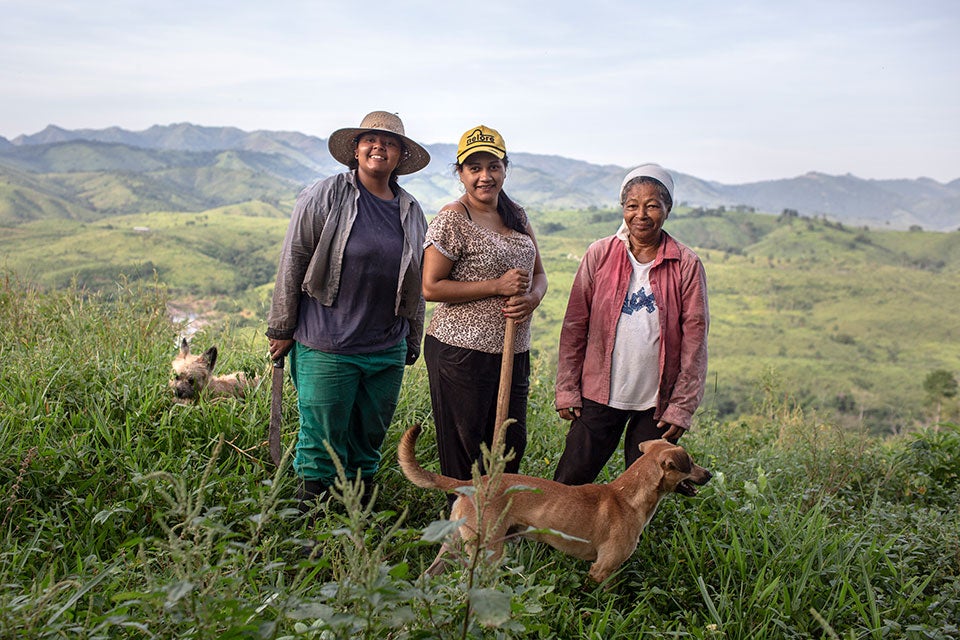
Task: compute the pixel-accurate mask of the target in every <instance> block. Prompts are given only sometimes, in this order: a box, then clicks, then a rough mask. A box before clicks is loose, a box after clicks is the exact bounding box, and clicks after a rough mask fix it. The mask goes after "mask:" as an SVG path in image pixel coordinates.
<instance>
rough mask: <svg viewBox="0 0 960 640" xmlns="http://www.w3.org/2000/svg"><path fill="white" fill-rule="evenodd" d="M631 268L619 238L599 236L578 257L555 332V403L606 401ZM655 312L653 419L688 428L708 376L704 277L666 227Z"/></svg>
mask: <svg viewBox="0 0 960 640" xmlns="http://www.w3.org/2000/svg"><path fill="white" fill-rule="evenodd" d="M632 271H633V267H632V266H631V265H630V259H629V257H628V256H627V248H626V246H625V243H624V241H623V240H622V239H620V238H618V237H617V236H615V235H614V236H609V237H607V238H602V239H600V240H597V241H596V242H594V243H593V244H591V245H590V247H589V248H588V249H587V253H586V255H584V257H583V260H582V261H581V262H580V268H579V269H578V271H577V275H576V278H575V279H574V281H573V287H572V288H571V290H570V299H569V301H568V302H567V312H566V314H565V315H564V317H563V328H562V329H561V331H560V359H559V363H558V365H557V383H556V407H557V410H560V409H562V408H569V407H581V406H583V402H582V398H587V399H589V400H593V401H594V402H599V403H601V404H607V403H608V402H609V399H610V371H611V364H612V357H613V345H614V341H615V340H616V336H617V321H618V320H619V318H620V311H621V308H622V306H623V300H624V297H625V296H626V294H627V288H628V286H629V284H630V275H631V273H632ZM650 286H651V288H652V289H653V292H654V299H655V300H656V305H657V311H658V313H659V315H660V372H659V376H660V378H659V379H660V384H659V396H658V400H657V408H656V411H655V412H654V418H655V419H657V420H663V421H664V422H668V423H670V424H675V425H678V426H680V427H683V428H684V429H689V428H690V423H691V421H692V420H693V414H694V412H695V411H696V410H697V407H698V406H699V405H700V400H701V399H702V398H703V388H704V382H705V381H706V376H707V329H708V328H709V324H710V312H709V307H708V304H707V277H706V273H705V272H704V269H703V264H702V263H701V262H700V258H699V257H697V254H695V253H694V252H693V251H692V250H691V249H689V248H688V247H686V246H684V245H683V244H681V243H679V242H677V241H676V240H674V239H673V238H672V237H670V235H669V234H667V233H666V232H664V233H663V242H661V243H660V250H659V252H658V253H657V257H656V259H655V260H654V265H653V267H652V268H651V270H650Z"/></svg>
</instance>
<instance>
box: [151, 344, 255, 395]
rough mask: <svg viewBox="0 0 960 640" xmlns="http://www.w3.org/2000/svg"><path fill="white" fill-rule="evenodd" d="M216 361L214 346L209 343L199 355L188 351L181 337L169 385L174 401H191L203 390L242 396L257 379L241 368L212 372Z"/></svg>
mask: <svg viewBox="0 0 960 640" xmlns="http://www.w3.org/2000/svg"><path fill="white" fill-rule="evenodd" d="M216 363H217V348H216V347H210V348H209V349H207V350H206V351H204V352H203V353H202V354H201V355H195V354H192V353H190V343H189V342H187V339H186V338H183V339H182V340H181V341H180V352H179V353H178V354H177V357H176V358H174V359H173V362H172V363H171V366H172V367H173V374H174V375H173V380H171V381H170V388H171V389H173V395H174V396H175V397H176V400H177V402H180V403H188V402H194V401H196V400H197V398H199V397H200V394H201V393H202V394H203V395H205V396H208V397H210V398H231V397H232V398H242V397H243V396H244V395H246V393H247V391H248V390H249V389H251V388H252V387H255V386H256V385H257V384H258V383H259V382H260V378H259V377H258V376H248V375H247V374H245V373H243V372H242V371H238V372H236V373H231V374H228V375H225V376H215V375H213V367H214V365H216Z"/></svg>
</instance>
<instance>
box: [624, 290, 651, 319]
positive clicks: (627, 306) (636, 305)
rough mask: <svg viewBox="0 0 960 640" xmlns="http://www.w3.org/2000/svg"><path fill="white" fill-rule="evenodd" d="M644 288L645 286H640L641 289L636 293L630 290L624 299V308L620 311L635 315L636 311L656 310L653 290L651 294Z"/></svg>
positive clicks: (648, 311) (649, 311)
mask: <svg viewBox="0 0 960 640" xmlns="http://www.w3.org/2000/svg"><path fill="white" fill-rule="evenodd" d="M644 289H645V288H644V287H640V291H637V292H634V293H630V292H629V291H628V292H627V297H626V298H624V300H623V308H622V309H621V310H620V312H621V313H625V314H627V315H628V316H629V315H633V312H634V311H640V310H641V309H646V311H647V313H653V312H654V311H655V310H656V306H655V305H654V299H653V292H651V293H650V295H647V293H646V291H645V290H644Z"/></svg>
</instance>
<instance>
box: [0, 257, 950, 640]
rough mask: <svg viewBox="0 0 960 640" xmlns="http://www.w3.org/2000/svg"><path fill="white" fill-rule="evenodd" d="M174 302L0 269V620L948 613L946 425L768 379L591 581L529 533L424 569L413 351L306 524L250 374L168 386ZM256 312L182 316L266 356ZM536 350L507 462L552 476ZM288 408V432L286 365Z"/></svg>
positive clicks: (456, 623)
mask: <svg viewBox="0 0 960 640" xmlns="http://www.w3.org/2000/svg"><path fill="white" fill-rule="evenodd" d="M166 303H167V293H166V291H165V290H164V288H163V287H162V286H160V285H159V284H155V283H154V284H149V283H144V282H142V281H141V282H138V283H135V284H127V283H123V282H120V283H117V284H116V285H115V286H114V287H113V288H112V289H109V290H107V291H104V292H101V293H92V292H89V291H85V290H83V289H81V288H76V287H74V288H69V289H65V290H58V291H43V290H40V289H37V288H35V287H33V286H31V285H30V284H29V283H26V282H22V281H20V280H18V279H17V278H16V277H15V276H14V275H12V274H2V277H0V326H2V327H3V337H4V339H3V340H2V341H0V513H2V515H0V518H2V527H0V537H2V546H0V637H4V638H7V637H11V638H13V637H30V638H52V637H56V638H113V637H129V638H212V637H223V638H241V637H242V638H248V637H255V638H256V637H259V638H460V637H469V638H481V637H484V638H485V637H490V638H591V639H592V638H604V639H606V638H637V637H643V638H731V639H732V638H958V637H960V631H958V627H957V621H958V620H960V540H958V531H960V516H958V514H957V509H956V496H957V492H958V489H960V471H958V464H957V460H958V457H960V428H958V427H957V426H956V425H951V424H943V425H940V426H939V428H938V430H930V431H917V432H913V433H910V434H908V435H904V436H900V437H897V438H888V439H877V438H874V437H870V436H868V435H867V434H862V433H857V432H854V431H851V430H849V429H840V428H837V427H835V426H834V425H831V424H829V423H827V422H823V421H821V420H820V419H818V417H817V416H815V415H811V414H807V413H805V412H804V411H803V410H801V409H799V408H798V407H797V405H796V404H794V403H793V402H791V401H789V400H788V399H787V398H789V393H786V392H785V391H784V389H783V388H782V387H780V386H778V385H777V384H774V383H772V382H771V383H770V384H769V385H766V386H765V387H764V388H763V389H760V390H758V394H759V395H760V396H762V401H761V402H758V403H757V407H756V411H755V412H754V413H753V414H751V415H749V416H746V417H745V418H743V419H742V420H738V421H736V422H727V421H721V420H718V419H716V418H712V417H711V416H710V415H709V414H704V415H702V416H701V417H700V419H699V422H698V424H697V428H696V429H695V430H694V431H693V432H691V433H690V434H689V435H688V436H686V437H685V438H684V441H683V444H685V445H686V446H687V448H688V449H689V450H690V451H691V453H692V454H693V456H694V457H695V459H697V461H698V462H700V463H701V464H703V465H704V466H706V467H708V468H709V469H711V470H712V471H713V472H714V473H715V478H714V479H713V480H712V481H711V482H710V483H709V484H708V485H707V486H706V487H704V488H703V490H702V491H701V492H700V495H699V496H698V497H696V498H694V499H685V498H682V497H679V496H671V497H668V498H667V499H666V500H665V501H664V502H663V503H662V504H661V507H660V510H659V512H658V513H657V515H656V516H655V518H654V519H653V521H652V522H651V524H650V525H649V526H648V528H647V530H646V531H645V532H644V534H643V536H642V537H641V540H640V545H639V548H638V550H637V552H636V553H635V554H634V556H633V558H631V559H630V560H629V561H628V562H627V563H625V564H624V566H623V567H622V568H621V569H620V571H618V572H617V574H615V575H614V576H613V578H612V579H611V580H610V581H609V584H607V585H605V586H603V587H596V586H594V585H592V584H590V583H589V580H588V579H587V577H586V570H587V568H588V565H587V563H584V562H581V561H578V560H575V559H572V558H569V557H566V556H563V555H561V554H559V553H557V552H554V551H553V550H551V549H548V548H546V547H543V546H541V545H537V544H534V543H530V542H528V541H520V542H517V543H516V544H511V545H508V553H507V558H506V560H505V562H504V563H503V564H502V565H501V566H499V567H496V568H489V567H488V568H483V570H480V571H478V572H477V573H476V574H471V573H470V572H468V571H459V572H458V571H452V572H449V573H447V574H445V575H443V576H441V577H439V578H436V579H429V580H428V579H424V578H422V577H420V574H421V572H422V570H423V569H424V568H425V567H426V566H428V565H429V563H430V562H431V560H432V558H433V556H434V555H435V553H436V551H437V544H436V543H435V542H431V541H425V540H424V539H423V538H424V535H425V531H435V530H436V526H437V525H434V526H433V527H431V523H433V522H434V521H435V520H437V519H438V516H439V514H440V513H441V511H442V509H443V508H444V505H445V499H444V498H443V496H441V495H438V494H436V493H430V492H425V491H422V490H420V489H418V488H416V487H414V486H413V485H411V484H410V483H409V482H407V481H406V480H405V478H403V476H402V474H401V473H400V472H399V470H398V469H397V466H396V463H395V456H396V441H397V438H398V436H399V434H400V432H401V431H402V429H403V427H405V426H407V425H409V424H412V423H421V424H423V425H424V426H425V428H426V432H425V433H424V435H423V437H421V439H420V442H419V443H418V445H419V446H418V449H419V451H418V453H419V456H420V459H421V461H422V462H423V464H424V465H426V466H428V467H431V468H436V466H437V462H436V451H435V444H434V441H433V434H432V424H431V419H430V402H429V394H428V392H427V385H426V377H425V372H424V370H423V367H422V363H421V364H417V365H416V366H414V367H412V368H409V369H408V371H407V376H406V379H405V383H404V387H403V390H402V396H401V402H400V407H399V409H398V411H397V415H396V420H395V424H394V426H393V428H392V429H391V432H390V436H389V438H388V442H387V445H386V447H385V457H384V464H383V468H382V470H381V472H380V474H379V476H378V480H379V491H378V497H377V499H376V501H375V503H374V505H373V506H372V507H370V508H365V507H364V506H363V504H362V503H361V502H360V499H359V497H358V496H357V495H356V491H355V490H354V489H353V487H352V486H351V485H350V484H349V483H347V482H345V483H343V484H342V485H341V486H340V488H339V489H338V491H337V492H336V493H337V497H335V498H334V499H331V500H330V501H329V502H328V503H326V504H325V505H323V507H322V508H321V510H320V512H319V514H318V524H317V527H316V529H315V530H307V529H306V528H305V526H304V524H303V521H302V520H301V519H300V518H299V517H297V514H296V510H295V509H294V508H292V507H294V506H295V505H294V504H293V502H292V500H291V496H292V493H293V489H294V484H295V483H294V479H293V477H292V475H291V473H290V471H289V465H288V464H287V462H286V461H285V462H284V463H283V464H282V465H281V468H280V469H279V470H277V469H274V468H273V467H272V466H271V465H270V464H268V462H267V461H268V460H269V456H268V454H267V447H266V442H265V441H266V427H267V421H268V417H269V399H268V396H269V394H268V389H267V388H266V386H265V387H264V388H263V389H260V390H259V392H258V393H256V394H254V395H253V396H252V397H250V398H248V399H246V400H244V401H237V400H232V399H231V400H225V401H220V402H200V403H198V404H196V405H191V406H182V405H178V404H175V403H173V402H172V396H171V394H170V393H169V391H168V389H167V386H166V385H167V382H168V380H169V377H170V371H169V363H170V360H171V359H172V357H173V355H174V354H175V352H176V337H177V334H178V330H179V327H176V326H173V325H171V324H170V321H169V320H168V319H167V314H166ZM260 334H262V331H257V332H254V331H251V330H249V329H243V330H238V329H233V328H231V327H219V328H209V329H208V330H206V331H205V332H203V333H202V334H200V335H197V336H195V337H194V338H193V340H194V344H195V345H196V346H197V348H198V349H199V348H206V347H207V346H210V345H212V344H216V345H217V346H218V347H219V349H220V353H221V357H220V362H219V363H218V368H220V369H222V371H229V370H234V369H243V370H247V371H259V372H266V370H267V362H266V344H265V339H264V338H263V337H262V335H260ZM534 370H535V375H534V380H533V381H532V385H531V387H532V390H533V391H532V396H531V402H530V416H529V423H528V429H529V434H530V445H529V447H528V450H527V454H526V457H525V459H524V461H523V464H522V470H523V471H524V472H527V473H531V474H535V475H539V476H549V475H550V474H551V473H552V471H553V467H554V466H555V463H556V459H557V457H558V456H559V454H560V451H561V450H562V447H563V438H564V428H565V426H564V424H562V423H561V422H560V421H559V420H557V418H556V417H555V414H554V412H553V410H552V397H551V395H552V380H550V379H549V376H548V375H547V374H544V373H543V372H544V371H546V370H548V367H547V366H545V365H544V364H543V363H542V362H537V363H535V367H534ZM283 416H284V425H283V439H284V444H285V446H286V448H287V450H288V455H289V449H290V447H291V445H292V444H293V442H294V439H295V434H296V426H297V418H296V410H295V398H294V395H293V392H292V390H291V389H290V385H289V384H287V387H286V389H285V396H284V413H283ZM621 466H622V458H621V457H620V456H619V455H618V456H617V457H616V459H615V460H613V461H611V463H610V464H609V465H608V467H607V469H606V470H605V471H604V474H603V479H604V480H608V479H610V478H612V477H614V476H615V475H616V474H617V473H618V472H619V470H620V467H621ZM584 517H591V514H584ZM427 537H428V538H432V537H433V536H431V535H427ZM308 541H314V542H316V543H317V544H316V546H314V547H312V550H313V552H312V553H308V552H306V551H305V550H306V549H309V548H310V547H308V546H306V543H307V542H308ZM471 580H472V581H473V582H472V583H471V582H470V581H471ZM468 584H470V585H471V586H470V588H469V589H468Z"/></svg>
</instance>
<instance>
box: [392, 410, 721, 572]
mask: <svg viewBox="0 0 960 640" xmlns="http://www.w3.org/2000/svg"><path fill="white" fill-rule="evenodd" d="M419 435H420V426H419V425H416V426H413V427H411V428H409V429H407V431H406V433H404V434H403V437H402V438H401V439H400V444H399V458H400V467H401V468H402V469H403V473H404V475H406V476H407V478H408V479H409V480H410V481H411V482H413V483H414V484H415V485H417V486H418V487H423V488H424V489H442V490H444V491H447V492H455V491H456V490H457V489H458V488H461V487H470V486H473V482H472V481H470V480H456V479H454V478H449V477H447V476H442V475H439V474H436V473H433V472H431V471H427V470H426V469H424V468H422V467H421V466H420V464H419V463H418V462H417V458H416V452H415V447H416V442H417V436H419ZM640 449H641V451H643V455H641V456H640V458H639V459H637V461H636V462H634V463H633V464H632V465H630V468H629V469H627V470H626V471H625V472H624V473H623V475H621V476H620V477H618V478H617V479H616V480H614V481H613V482H611V483H610V484H585V485H580V486H568V485H564V484H560V483H559V482H554V481H552V480H544V479H542V478H534V477H531V476H523V475H517V474H503V476H502V478H501V480H500V483H499V486H495V487H494V486H491V484H490V479H489V478H488V477H487V476H484V477H483V483H484V486H483V488H482V490H485V491H487V492H488V495H487V496H486V497H487V500H486V502H485V505H484V510H483V512H482V513H481V517H482V522H483V523H484V524H483V526H484V535H483V536H482V537H481V540H484V544H485V545H486V548H487V550H488V551H490V552H491V559H492V560H498V559H499V558H500V557H501V555H502V554H503V542H504V539H505V538H506V536H507V535H508V534H510V533H514V532H516V533H517V534H519V535H522V536H524V537H526V538H531V539H533V540H538V541H540V542H543V543H546V544H548V545H550V546H551V547H553V548H555V549H559V550H560V551H562V552H564V553H566V554H568V555H571V556H574V557H575V558H580V559H581V560H589V561H592V562H593V565H592V566H591V567H590V577H591V578H592V579H593V580H594V581H596V582H603V581H604V580H606V579H607V578H608V577H609V576H610V574H611V573H613V572H614V571H616V569H617V568H618V567H619V566H620V565H621V564H623V562H624V561H625V560H626V559H627V558H629V557H630V555H631V554H632V553H633V552H634V551H635V550H636V548H637V544H638V543H639V542H640V533H641V532H642V531H643V528H644V527H645V526H646V525H647V523H649V522H650V520H651V519H652V518H653V514H654V513H655V512H656V510H657V506H658V505H659V504H660V500H661V499H662V498H663V497H664V496H665V495H666V494H668V493H671V492H675V493H679V494H682V495H685V496H695V495H696V494H697V489H696V487H695V486H694V485H703V484H706V483H707V481H708V480H710V478H711V476H712V474H711V473H710V472H709V471H707V470H706V469H704V468H703V467H701V466H698V465H697V464H695V463H694V462H693V459H692V458H691V457H690V455H689V454H688V453H687V452H686V451H685V450H684V448H683V447H680V446H678V445H675V444H671V443H670V442H668V441H666V440H649V441H647V442H644V443H643V444H642V445H640ZM480 491H481V489H478V493H479V492H480ZM460 518H465V519H466V521H465V522H464V523H463V524H462V525H461V526H460V528H459V537H460V538H461V539H463V540H466V541H469V542H471V543H472V544H473V546H474V547H476V544H477V534H478V532H477V513H476V505H475V500H474V497H472V496H467V495H463V494H461V495H459V496H458V497H457V499H456V501H455V502H454V503H453V508H452V510H451V513H450V520H451V521H454V520H459V519H460ZM561 533H562V534H563V535H560V534H561ZM454 543H455V540H451V541H450V542H445V543H444V544H443V546H442V547H441V548H440V553H438V554H437V558H436V560H434V561H433V564H432V565H430V568H429V569H427V573H430V574H432V575H436V574H439V573H440V572H442V571H443V565H444V560H443V556H444V554H445V553H446V552H447V551H448V550H449V548H450V546H451V544H454Z"/></svg>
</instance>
